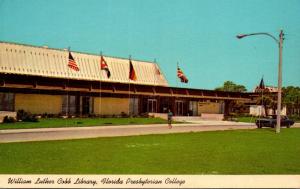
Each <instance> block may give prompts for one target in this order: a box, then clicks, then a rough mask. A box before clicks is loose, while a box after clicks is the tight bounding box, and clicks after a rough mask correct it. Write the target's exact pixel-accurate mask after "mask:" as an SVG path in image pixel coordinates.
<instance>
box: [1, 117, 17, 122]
mask: <svg viewBox="0 0 300 189" xmlns="http://www.w3.org/2000/svg"><path fill="white" fill-rule="evenodd" d="M16 121H17V120H16V119H15V118H14V117H10V116H9V117H8V116H5V117H4V119H3V123H15V122H16Z"/></svg>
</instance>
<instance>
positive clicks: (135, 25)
mask: <svg viewBox="0 0 300 189" xmlns="http://www.w3.org/2000/svg"><path fill="white" fill-rule="evenodd" d="M299 20H300V0H286V1H282V0H51V1H49V0H26V1H24V0H0V40H1V41H8V42H17V43H25V44H31V45H38V46H41V45H48V46H49V47H52V48H67V47H68V46H71V50H74V51H81V52H89V53H97V54H98V53H99V52H100V51H102V52H103V53H104V54H105V55H110V56H117V57H124V58H127V57H128V56H129V55H131V56H132V58H133V59H138V60H146V61H153V60H154V59H156V61H157V63H158V64H159V66H160V67H161V69H162V71H163V73H164V74H165V76H166V78H167V80H168V82H169V83H170V85H172V86H178V87H188V88H202V89H214V88H216V87H218V86H221V85H222V84H223V82H224V81H226V80H231V81H233V82H235V83H238V84H241V85H245V86H246V88H247V89H248V90H252V89H253V88H254V87H255V85H257V84H258V83H259V81H260V79H261V77H262V75H263V76H264V80H265V84H266V85H274V86H276V85H277V73H278V46H277V44H276V43H275V41H273V40H272V39H271V38H268V37H266V36H252V37H248V38H244V39H242V40H238V39H236V38H235V36H236V35H237V34H240V33H253V32H269V33H270V34H272V35H274V36H275V37H278V35H279V31H280V29H283V30H284V33H285V38H286V39H285V40H284V49H283V85H284V86H288V85H294V86H300V76H299V75H300V74H299V73H300V24H299ZM177 62H179V66H180V67H181V69H182V70H183V71H184V73H185V74H186V75H187V77H188V79H189V83H188V84H182V83H180V82H179V81H178V78H177V77H176V64H177Z"/></svg>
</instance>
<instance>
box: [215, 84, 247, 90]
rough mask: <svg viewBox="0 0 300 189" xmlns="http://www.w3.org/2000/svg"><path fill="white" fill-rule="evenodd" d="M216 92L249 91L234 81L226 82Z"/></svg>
mask: <svg viewBox="0 0 300 189" xmlns="http://www.w3.org/2000/svg"><path fill="white" fill-rule="evenodd" d="M215 90H216V91H229V92H246V91H247V89H246V87H245V86H244V85H238V84H235V83H234V82H232V81H225V82H224V84H223V86H222V87H217V88H216V89H215Z"/></svg>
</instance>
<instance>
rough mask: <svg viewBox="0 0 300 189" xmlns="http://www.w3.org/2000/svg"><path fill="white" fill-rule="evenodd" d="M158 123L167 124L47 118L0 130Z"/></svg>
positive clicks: (150, 121)
mask: <svg viewBox="0 0 300 189" xmlns="http://www.w3.org/2000/svg"><path fill="white" fill-rule="evenodd" d="M158 123H167V121H166V120H163V119H161V118H69V119H63V118H49V119H39V122H17V123H1V124H0V130H1V129H30V128H55V127H84V126H101V125H132V124H158Z"/></svg>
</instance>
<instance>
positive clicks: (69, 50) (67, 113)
mask: <svg viewBox="0 0 300 189" xmlns="http://www.w3.org/2000/svg"><path fill="white" fill-rule="evenodd" d="M70 52H71V47H70V46H69V47H68V61H69V54H70ZM69 71H70V70H69V69H68V82H67V84H68V86H69V83H70V75H69ZM66 116H67V118H68V117H69V91H68V89H67V111H66Z"/></svg>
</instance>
